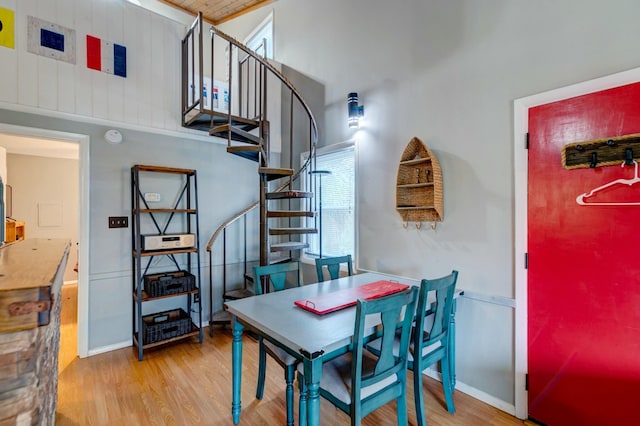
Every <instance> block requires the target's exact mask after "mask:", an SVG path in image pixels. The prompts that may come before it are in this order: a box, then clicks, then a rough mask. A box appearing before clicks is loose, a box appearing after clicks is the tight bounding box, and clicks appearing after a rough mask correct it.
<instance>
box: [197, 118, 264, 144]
mask: <svg viewBox="0 0 640 426" xmlns="http://www.w3.org/2000/svg"><path fill="white" fill-rule="evenodd" d="M229 132H231V140H234V141H238V142H244V143H249V144H253V145H258V144H260V136H259V135H254V134H253V133H249V132H247V131H244V130H243V129H242V128H240V127H238V126H234V125H229V123H225V124H222V125H220V126H215V127H212V128H211V129H210V130H209V134H210V135H211V136H218V137H221V138H228V135H229Z"/></svg>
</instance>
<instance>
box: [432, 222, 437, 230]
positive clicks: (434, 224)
mask: <svg viewBox="0 0 640 426" xmlns="http://www.w3.org/2000/svg"><path fill="white" fill-rule="evenodd" d="M431 229H433V230H435V229H436V223H435V222H431Z"/></svg>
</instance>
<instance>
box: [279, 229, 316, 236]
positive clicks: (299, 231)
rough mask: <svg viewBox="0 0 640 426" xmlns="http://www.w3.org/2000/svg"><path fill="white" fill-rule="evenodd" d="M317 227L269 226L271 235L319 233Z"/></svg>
mask: <svg viewBox="0 0 640 426" xmlns="http://www.w3.org/2000/svg"><path fill="white" fill-rule="evenodd" d="M317 233H318V230H317V229H316V228H269V234H270V235H300V234H317Z"/></svg>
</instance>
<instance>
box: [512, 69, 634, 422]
mask: <svg viewBox="0 0 640 426" xmlns="http://www.w3.org/2000/svg"><path fill="white" fill-rule="evenodd" d="M639 81H640V68H635V69H632V70H629V71H625V72H621V73H618V74H613V75H609V76H606V77H602V78H598V79H594V80H589V81H586V82H583V83H578V84H574V85H572V86H567V87H563V88H560V89H556V90H551V91H548V92H544V93H540V94H537V95H533V96H528V97H526V98H521V99H517V100H515V101H514V144H515V149H514V191H515V194H514V206H515V210H514V214H515V220H514V221H515V228H514V258H513V265H514V279H515V296H516V309H515V336H514V346H515V389H514V396H515V415H516V417H518V418H520V419H526V418H527V416H528V407H527V391H526V388H525V386H526V374H527V363H528V354H527V339H528V336H527V322H528V313H527V302H528V296H527V270H526V267H525V262H526V253H527V247H528V242H527V229H528V222H527V207H528V206H527V189H528V177H527V168H528V167H527V164H528V155H527V150H526V147H525V144H526V134H527V132H528V121H529V109H530V108H533V107H536V106H539V105H544V104H547V103H550V102H556V101H560V100H564V99H568V98H573V97H576V96H580V95H585V94H588V93H593V92H598V91H601V90H606V89H610V88H614V87H618V86H622V85H625V84H630V83H636V82H639Z"/></svg>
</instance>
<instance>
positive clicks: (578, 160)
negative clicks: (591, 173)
mask: <svg viewBox="0 0 640 426" xmlns="http://www.w3.org/2000/svg"><path fill="white" fill-rule="evenodd" d="M634 160H635V161H640V133H635V134H632V135H625V136H615V137H610V138H602V139H595V140H592V141H586V142H575V143H570V144H568V145H565V146H564V147H563V148H562V167H564V168H565V169H568V170H571V169H580V168H595V167H601V166H618V165H620V163H621V162H622V161H624V162H625V164H626V165H632V164H633V162H634Z"/></svg>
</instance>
